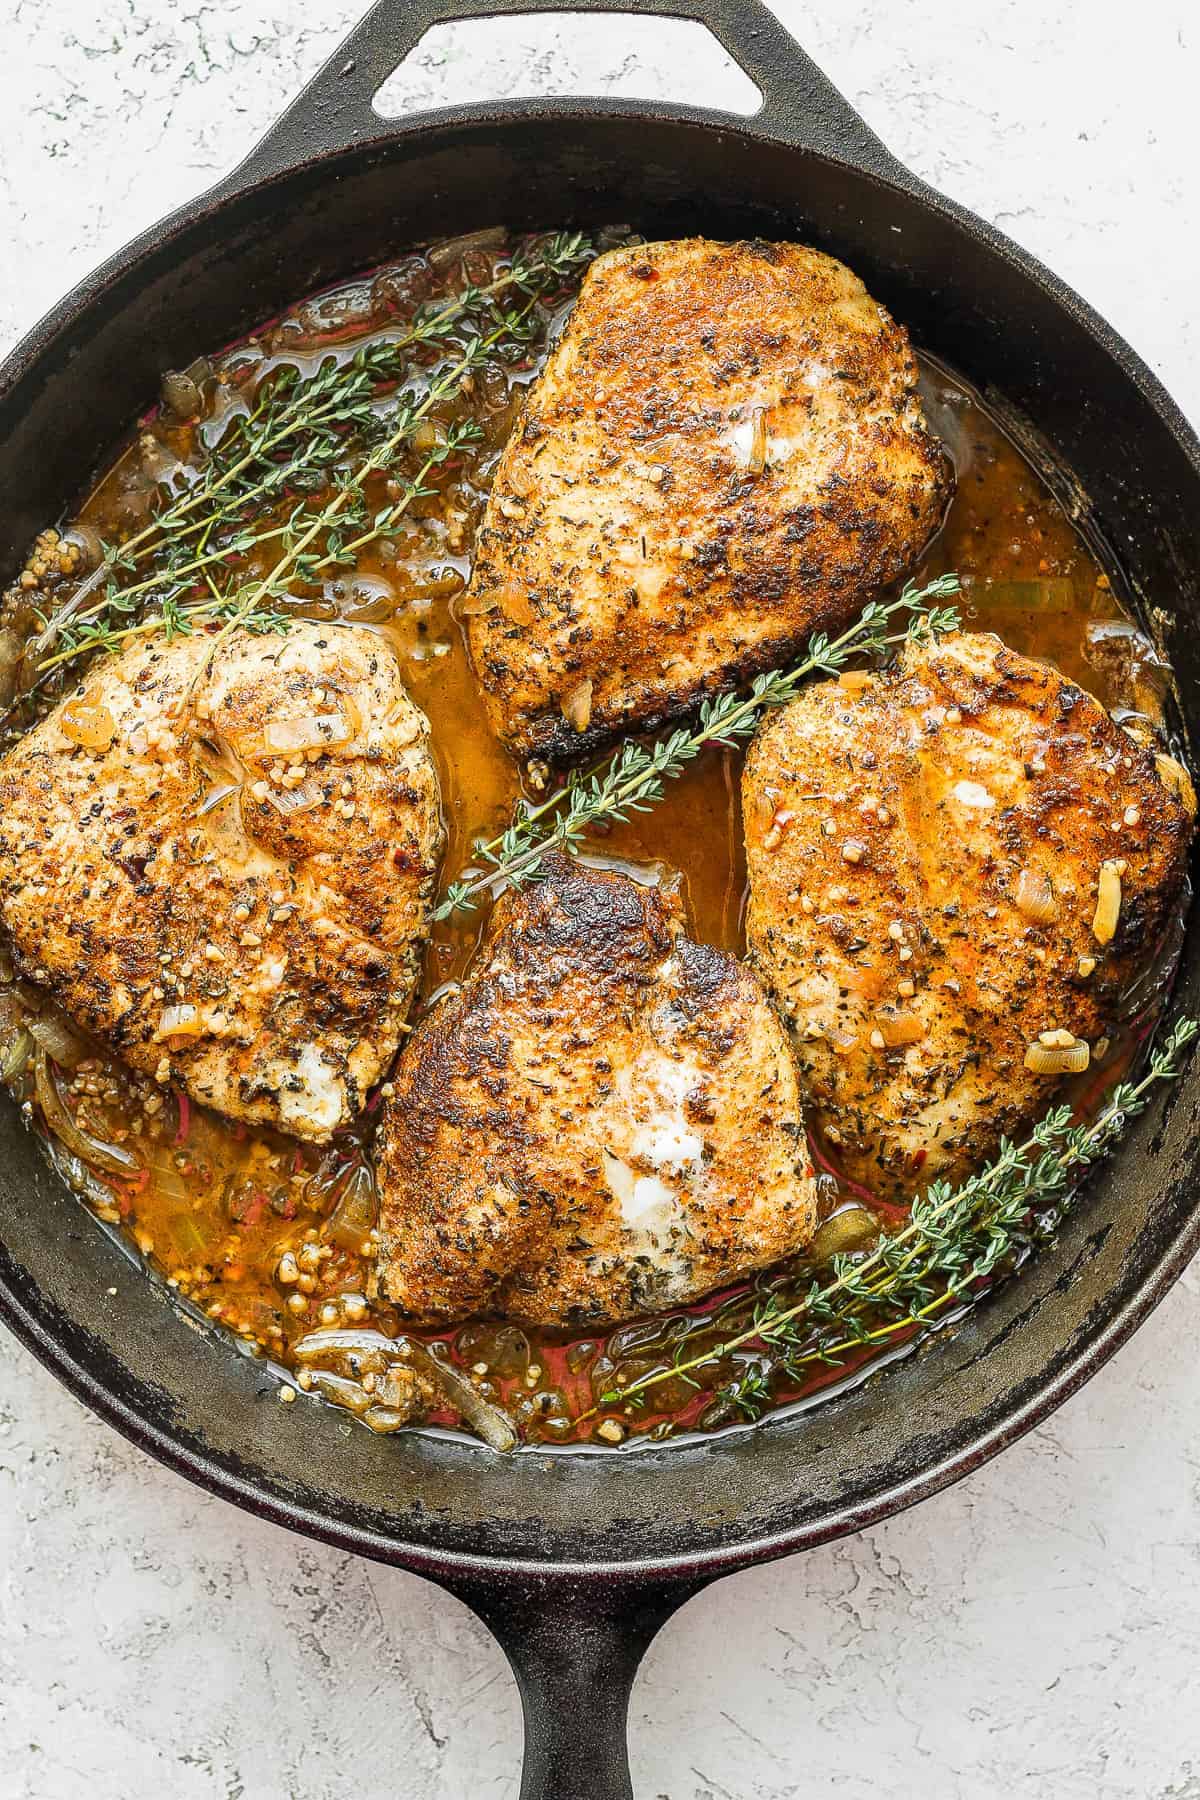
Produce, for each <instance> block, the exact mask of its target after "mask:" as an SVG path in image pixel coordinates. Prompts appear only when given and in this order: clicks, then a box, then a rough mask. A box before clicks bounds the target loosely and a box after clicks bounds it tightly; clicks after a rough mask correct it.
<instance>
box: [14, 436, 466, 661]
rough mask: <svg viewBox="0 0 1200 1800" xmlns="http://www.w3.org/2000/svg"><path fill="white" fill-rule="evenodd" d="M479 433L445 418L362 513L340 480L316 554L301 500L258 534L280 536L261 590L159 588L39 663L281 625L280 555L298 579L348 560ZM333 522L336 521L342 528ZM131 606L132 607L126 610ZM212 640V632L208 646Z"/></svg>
mask: <svg viewBox="0 0 1200 1800" xmlns="http://www.w3.org/2000/svg"><path fill="white" fill-rule="evenodd" d="M479 436H480V431H479V427H478V426H477V425H476V424H475V423H474V421H473V420H469V419H465V420H462V421H460V422H458V423H456V424H453V425H451V426H450V427H449V428H448V429H447V431H446V435H445V437H444V438H442V439H441V440H440V441H439V442H438V443H437V444H435V445H434V446H433V447H432V448H431V449H430V450H429V451H428V453H427V455H426V456H425V459H424V461H423V462H422V464H421V466H420V468H419V469H418V470H417V473H416V474H415V476H413V477H412V478H411V479H410V480H407V481H402V482H399V483H398V486H399V488H400V492H399V494H398V496H397V498H396V499H395V500H394V501H392V502H391V503H390V504H389V505H387V506H385V507H382V508H381V509H380V510H379V511H378V512H376V513H375V514H374V515H368V513H367V510H366V505H365V502H364V501H363V499H362V496H361V494H354V493H353V492H347V485H348V484H343V486H342V487H341V488H339V497H341V496H343V495H344V496H345V499H344V505H343V508H342V510H341V511H340V515H339V516H338V517H337V519H336V523H335V521H334V519H333V518H331V517H330V516H328V509H327V513H326V515H323V521H324V522H323V527H322V521H321V520H320V519H318V520H317V521H316V523H317V525H318V526H319V527H322V528H323V529H324V530H325V532H326V538H325V543H324V546H323V548H322V550H321V553H320V554H317V552H316V551H303V550H300V549H299V547H298V538H299V534H300V531H301V527H302V526H303V525H304V524H305V520H306V518H308V517H311V515H306V513H305V511H304V509H303V508H302V507H297V508H296V509H295V510H294V511H293V513H292V514H291V515H290V517H289V518H288V519H286V520H285V521H284V522H283V523H282V524H280V525H278V526H277V527H275V528H274V529H273V530H271V531H269V532H264V533H262V534H261V535H260V537H259V539H258V542H259V543H269V542H271V541H272V540H278V541H279V542H280V543H281V555H280V557H279V560H278V561H277V562H276V563H275V564H274V565H273V566H272V568H271V570H270V571H269V573H268V575H267V576H266V577H264V578H263V582H262V583H261V584H259V586H260V589H261V591H258V592H252V591H251V590H250V589H248V588H247V587H246V585H245V584H244V583H235V584H234V585H232V586H228V587H226V588H224V589H222V588H220V587H219V586H217V585H216V583H215V582H211V579H210V593H209V596H208V597H207V598H206V599H203V600H197V601H193V602H191V603H189V604H186V605H185V604H181V603H180V601H179V600H178V599H177V597H176V596H175V595H170V594H169V595H164V596H163V598H162V600H161V602H160V604H159V609H158V611H157V612H155V613H154V614H152V615H151V616H150V617H149V618H145V619H140V620H138V621H136V622H135V623H132V624H124V625H122V624H119V623H117V622H116V620H117V619H119V618H120V617H123V616H127V615H125V614H123V613H122V614H118V615H116V618H109V617H104V618H99V619H95V620H92V619H87V620H84V621H82V622H80V623H79V624H78V625H77V626H75V627H74V628H73V631H72V638H71V642H70V644H69V645H67V646H66V647H64V649H62V650H60V651H59V652H58V654H57V655H56V656H53V657H51V658H49V659H48V660H47V662H45V663H44V664H43V665H42V667H43V670H44V671H46V672H48V671H50V670H51V669H53V668H55V667H56V666H57V665H58V664H59V663H62V662H66V661H67V660H68V659H69V658H71V657H74V656H79V655H82V654H83V653H85V652H86V651H88V650H91V649H97V650H106V651H114V650H117V649H119V648H120V647H121V645H122V644H124V643H125V642H127V641H128V639H130V638H133V637H144V636H148V635H150V634H151V633H154V632H157V631H162V632H163V633H164V634H165V636H166V638H167V641H168V642H170V641H171V640H172V639H173V638H175V637H181V636H186V635H187V634H188V633H190V632H193V631H195V630H196V629H197V628H198V627H200V626H207V625H213V624H218V623H220V622H221V621H225V623H226V625H228V627H229V628H230V629H232V628H233V626H234V625H236V626H238V627H240V628H242V629H243V630H247V631H252V632H256V633H259V634H262V633H266V632H271V631H281V632H282V631H286V630H287V628H288V626H289V624H290V623H291V619H292V615H291V614H290V613H289V612H287V611H286V610H284V608H283V607H282V606H277V605H275V604H274V603H273V602H274V600H283V599H285V598H287V597H288V585H287V583H288V570H286V569H285V568H284V563H285V561H286V560H287V558H288V557H289V556H290V555H292V553H293V552H296V553H297V554H296V566H293V568H292V570H291V578H292V579H295V580H303V581H305V582H309V581H312V580H314V579H316V577H317V576H319V575H321V574H324V573H326V572H327V571H329V570H331V569H335V568H339V567H352V566H353V565H354V563H355V562H356V561H357V558H358V556H359V554H360V553H361V552H362V551H363V550H364V549H365V548H366V547H367V545H368V544H371V543H373V542H375V541H376V540H377V539H379V538H381V537H386V536H388V535H389V534H390V533H391V532H393V531H394V530H395V529H396V527H397V525H398V524H399V523H400V520H401V519H402V517H403V516H404V514H405V513H406V512H407V510H408V508H409V507H410V506H411V505H412V504H413V502H414V501H416V500H420V499H425V498H427V497H428V496H429V495H431V494H432V493H434V492H435V490H434V489H433V488H431V487H430V486H428V485H427V483H428V478H429V476H430V475H431V474H432V473H433V471H434V469H436V468H438V467H439V466H440V465H441V464H443V463H445V462H447V461H448V460H449V459H450V458H451V457H453V456H456V455H458V454H459V453H460V452H461V451H462V450H463V449H464V448H465V447H467V446H469V445H472V444H474V443H475V442H476V441H477V440H478V438H479ZM356 523H357V524H360V525H361V526H362V527H363V529H361V530H360V531H359V532H358V533H357V534H356V535H355V536H354V537H351V538H347V537H346V536H345V531H346V530H347V529H349V528H350V527H351V526H353V525H354V524H356ZM337 527H341V530H340V531H339V530H338V529H337ZM221 560H222V558H220V557H213V558H206V559H204V560H203V563H202V565H201V566H202V567H203V568H204V571H205V573H207V574H208V575H209V576H210V578H211V572H212V567H213V565H214V563H216V562H219V561H221ZM297 568H298V569H299V573H297ZM133 610H134V608H133V607H131V608H130V611H133ZM216 642H217V640H216V639H214V648H215V646H216Z"/></svg>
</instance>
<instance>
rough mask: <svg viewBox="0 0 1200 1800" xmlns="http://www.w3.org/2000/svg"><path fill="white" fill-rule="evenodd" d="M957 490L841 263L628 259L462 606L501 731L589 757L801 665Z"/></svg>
mask: <svg viewBox="0 0 1200 1800" xmlns="http://www.w3.org/2000/svg"><path fill="white" fill-rule="evenodd" d="M951 487H952V475H951V469H950V464H949V460H948V458H947V456H946V454H945V452H944V450H943V448H942V446H941V444H940V443H939V442H938V441H937V440H936V439H935V438H934V437H932V436H931V435H930V433H929V432H928V430H927V429H926V426H925V420H924V418H923V416H922V413H921V407H920V402H919V400H918V396H917V366H916V362H915V359H914V357H913V354H912V351H911V349H910V347H909V342H908V338H907V335H906V334H905V332H904V331H903V330H902V328H901V327H900V326H899V325H897V324H896V323H895V321H894V320H893V319H892V318H891V317H890V316H889V315H888V313H886V312H885V311H884V309H883V308H882V307H881V306H879V305H878V304H877V303H876V301H874V300H873V299H872V298H871V296H870V295H869V294H868V293H867V291H866V289H865V288H864V287H863V284H862V282H861V281H860V280H859V279H858V277H857V276H856V275H854V274H852V272H851V271H850V270H849V269H847V268H846V267H845V266H844V265H843V264H842V263H839V262H835V261H834V260H833V258H831V257H828V256H823V255H821V254H820V253H819V252H817V251H815V250H808V249H805V248H803V247H802V246H801V245H798V244H765V243H741V244H721V243H712V242H710V241H708V240H706V239H704V238H686V239H682V240H677V241H671V242H666V243H659V244H640V245H635V246H633V247H631V248H628V249H623V250H614V251H610V252H609V253H608V255H606V256H602V257H600V258H599V259H598V260H597V261H596V262H595V263H594V264H593V266H592V268H591V269H590V270H589V272H588V275H587V278H586V280H585V281H584V284H583V288H582V291H581V293H580V297H579V302H578V304H577V306H576V308H575V310H574V313H573V314H572V316H571V318H570V320H569V322H568V324H567V327H566V330H565V332H564V333H563V336H562V338H561V339H560V341H559V343H558V344H557V346H556V347H555V349H554V350H553V351H552V353H551V355H550V358H549V360H548V362H547V364H546V367H545V369H544V371H543V373H542V375H541V377H540V379H539V380H538V382H537V383H536V385H535V386H534V387H533V389H532V390H531V392H530V394H529V397H528V399H527V401H526V405H525V410H524V414H523V416H522V418H521V420H520V421H519V422H518V425H517V428H516V430H515V431H514V432H513V434H512V437H511V438H510V439H509V442H508V445H507V447H506V449H505V451H504V454H503V456H502V457H501V460H500V464H499V467H498V469H497V471H496V478H495V482H494V484H493V487H492V493H491V497H490V500H489V503H488V508H487V514H486V517H485V519H484V524H483V527H482V529H481V531H480V534H479V541H478V546H477V554H476V561H475V568H474V574H473V577H472V582H471V588H470V592H469V594H468V596H467V598H466V600H465V602H464V603H463V609H462V610H463V614H464V616H465V617H466V618H467V619H468V622H469V624H468V630H469V642H470V649H471V656H472V659H473V661H474V664H475V668H476V670H477V672H478V675H479V678H480V681H481V682H482V684H483V688H484V693H485V700H486V705H487V709H488V716H489V719H490V721H491V724H492V727H493V729H494V730H495V731H496V732H497V734H498V735H499V736H500V737H501V738H502V739H503V740H504V741H505V743H506V744H508V745H509V747H510V748H511V749H512V750H513V751H514V752H515V753H517V754H519V755H534V754H536V755H550V756H570V755H573V754H575V753H577V752H578V751H579V750H580V749H586V748H587V747H588V746H589V745H591V744H592V743H594V742H598V741H600V740H602V739H604V738H608V737H611V736H613V735H614V734H616V733H619V732H621V731H625V730H628V729H630V728H631V727H633V726H635V725H636V726H649V725H651V724H653V723H655V722H657V721H659V720H662V719H664V718H667V717H669V716H671V715H672V714H675V713H678V712H680V711H684V710H686V709H687V708H689V707H691V706H693V705H694V704H695V702H696V701H697V700H698V699H699V698H700V697H701V696H702V695H703V694H705V693H707V692H712V691H714V690H716V689H719V688H723V687H727V686H729V684H730V682H731V681H732V680H733V679H734V678H736V677H738V676H744V675H746V674H749V673H751V672H755V671H757V670H760V669H765V668H768V667H770V666H772V665H774V664H777V663H779V662H783V661H786V660H787V658H788V655H789V653H790V652H791V651H792V650H793V649H794V648H795V646H796V645H797V644H798V643H799V642H800V641H801V640H802V639H803V638H804V637H805V636H806V635H807V634H808V633H809V632H810V631H812V630H813V629H815V628H818V627H824V626H833V625H836V624H839V623H844V622H845V621H846V620H847V619H848V618H850V616H851V615H852V614H853V613H855V612H856V611H857V610H858V609H859V608H860V607H861V606H862V605H863V603H864V602H865V601H866V600H868V599H870V598H871V597H872V596H873V595H874V594H876V593H877V592H878V590H879V588H880V587H881V586H883V585H884V584H886V583H887V582H890V581H892V580H894V579H895V578H896V577H897V576H899V575H902V574H903V573H905V572H906V571H907V570H908V569H909V568H911V567H912V565H913V564H914V563H915V561H916V560H917V558H918V557H919V555H920V553H921V551H922V549H923V548H924V546H925V544H926V542H927V541H928V539H929V537H930V536H931V534H932V533H933V531H934V530H935V529H936V528H937V526H938V525H939V524H940V522H941V519H942V516H943V513H944V511H945V508H946V505H947V502H948V499H949V496H950V492H951Z"/></svg>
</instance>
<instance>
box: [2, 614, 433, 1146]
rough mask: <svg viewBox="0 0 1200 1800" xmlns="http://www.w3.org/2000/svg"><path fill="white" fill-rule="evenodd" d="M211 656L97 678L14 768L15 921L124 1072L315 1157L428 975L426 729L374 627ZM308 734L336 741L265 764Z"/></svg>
mask: <svg viewBox="0 0 1200 1800" xmlns="http://www.w3.org/2000/svg"><path fill="white" fill-rule="evenodd" d="M209 654H210V644H209V641H208V640H206V639H205V638H203V637H188V638H181V639H177V640H176V641H175V642H174V643H170V644H168V643H167V642H166V641H165V640H164V639H162V638H161V637H158V638H154V639H152V640H150V641H149V642H148V643H143V644H139V645H137V646H136V647H135V648H133V649H130V650H127V651H126V652H125V653H124V654H123V655H121V656H119V657H114V658H112V659H111V660H109V661H105V662H101V663H99V664H97V665H96V667H95V668H94V670H93V671H92V672H91V673H89V675H88V676H87V677H86V679H85V681H84V683H83V686H82V688H81V691H80V693H79V694H77V695H76V696H74V697H73V698H72V699H71V700H68V701H65V702H63V703H62V704H61V705H60V706H58V707H56V708H55V710H54V712H52V713H51V714H50V715H49V716H48V717H47V718H46V719H44V720H43V721H42V723H41V724H40V725H38V726H37V727H36V728H35V729H34V730H33V731H32V732H30V733H29V735H28V736H27V737H26V738H24V739H23V740H22V741H21V742H20V743H19V744H18V745H17V746H16V747H15V748H14V749H13V750H12V751H11V752H10V753H9V755H8V756H7V757H5V759H4V761H3V763H0V914H2V916H3V920H4V923H5V925H6V927H7V928H8V930H9V932H10V933H11V935H12V939H13V943H14V946H15V948H16V951H17V953H18V956H19V958H20V961H21V964H22V966H23V968H24V969H25V970H26V971H27V972H28V973H29V974H30V975H31V976H32V977H33V978H34V979H35V980H37V981H40V982H44V983H45V984H46V985H48V986H49V987H51V988H52V989H53V990H54V993H55V995H56V997H57V999H58V1000H59V1001H60V1002H61V1004H62V1005H63V1007H64V1008H65V1009H66V1011H67V1012H68V1013H69V1014H70V1015H71V1016H72V1017H73V1018H75V1019H77V1020H78V1021H79V1022H80V1023H81V1024H82V1025H83V1026H85V1027H86V1028H87V1030H88V1031H90V1032H92V1033H93V1034H94V1035H95V1036H96V1037H98V1038H100V1039H102V1040H104V1041H105V1042H106V1043H108V1044H110V1045H111V1046H112V1048H113V1049H114V1050H115V1051H116V1052H117V1053H118V1054H119V1055H120V1056H121V1057H123V1058H124V1059H125V1061H126V1062H128V1063H129V1064H130V1065H131V1067H133V1068H135V1069H137V1070H139V1071H141V1072H143V1073H146V1074H158V1075H159V1076H160V1078H163V1079H166V1078H168V1077H169V1078H170V1079H171V1080H173V1081H176V1082H178V1083H179V1084H180V1085H181V1086H182V1087H183V1088H184V1089H185V1090H186V1091H187V1092H188V1093H189V1094H190V1095H191V1096H192V1097H193V1098H195V1099H197V1100H200V1101H203V1102H205V1103H207V1104H208V1105H211V1106H214V1107H215V1108H217V1110H219V1111H221V1112H225V1113H228V1114H230V1115H231V1116H232V1117H235V1118H242V1119H247V1120H251V1121H254V1122H261V1123H268V1124H273V1125H279V1126H281V1127H282V1128H283V1129H284V1130H286V1131H290V1132H292V1133H294V1134H295V1135H297V1136H300V1137H311V1138H317V1139H321V1138H325V1137H328V1136H329V1134H330V1132H331V1131H333V1130H334V1129H336V1127H337V1126H338V1125H341V1124H344V1123H345V1122H346V1120H347V1119H348V1118H350V1117H352V1116H353V1114H354V1113H355V1112H356V1111H357V1110H358V1109H359V1107H360V1106H361V1105H362V1103H363V1100H364V1099H365V1097H366V1091H367V1089H368V1087H369V1086H370V1085H371V1084H372V1083H373V1082H374V1081H376V1080H378V1078H379V1076H380V1074H381V1073H382V1072H383V1070H384V1069H385V1068H386V1067H387V1065H388V1063H389V1062H390V1061H391V1059H392V1057H393V1055H394V1054H395V1050H396V1044H397V1041H398V1037H399V1032H400V1026H401V1023H402V1022H403V1019H404V1016H405V1013H406V1012H407V1010H408V1006H409V1002H410V1000H411V997H412V992H413V989H414V987H415V984H416V980H417V976H418V973H419V968H420V955H421V948H422V944H423V941H424V938H425V936H426V934H427V932H428V928H429V914H430V908H431V904H432V894H433V884H434V881H435V879H436V875H437V867H438V858H439V854H440V849H441V835H442V834H441V820H440V811H439V794H438V782H437V774H436V771H435V769H434V766H433V762H432V759H431V757H430V755H429V749H428V742H427V731H428V727H427V725H426V721H425V718H424V715H423V714H422V713H420V712H419V711H418V709H417V708H416V707H415V706H414V705H413V703H412V702H411V700H410V699H409V698H408V696H407V694H406V693H405V691H404V688H403V685H402V684H401V681H400V675H399V668H398V665H397V663H396V659H395V657H394V655H393V654H392V652H391V651H390V650H389V649H388V647H387V646H386V644H385V643H384V642H383V641H382V640H381V639H380V638H379V637H378V636H377V635H376V634H374V633H371V632H367V631H363V630H358V629H351V628H339V627H330V626H324V625H315V624H311V623H309V622H300V621H297V622H296V623H295V624H293V626H292V628H291V630H290V631H289V632H288V633H287V634H286V636H284V637H277V636H276V637H257V636H251V635H250V634H249V633H245V632H242V633H238V634H236V635H235V636H234V637H233V638H231V639H230V640H229V642H228V643H227V644H223V645H222V646H221V649H220V652H219V654H218V656H217V659H216V660H215V662H214V664H213V666H212V668H211V669H209V668H208V667H207V660H208V658H209ZM189 695H190V703H189V702H188V696H189ZM297 721H299V722H300V724H301V728H302V730H303V729H304V728H305V726H306V724H308V723H309V722H311V721H318V722H324V723H323V724H321V726H320V728H321V729H322V730H325V731H328V733H329V734H330V736H331V737H332V738H334V739H337V740H339V741H336V742H333V743H329V744H326V745H324V746H321V745H317V746H314V747H313V749H312V751H311V753H309V752H303V753H299V752H294V751H293V752H288V751H286V750H284V751H276V750H273V749H272V748H271V745H272V743H273V742H278V741H279V738H280V734H281V731H282V737H283V740H284V741H285V742H286V740H287V727H288V726H289V725H291V724H293V723H294V722H297ZM80 722H82V725H83V728H84V735H85V736H89V737H91V738H92V739H94V740H95V741H94V742H92V743H91V744H90V745H88V744H80V743H78V742H77V741H73V736H72V733H74V737H75V738H77V737H78V736H79V725H80ZM309 728H311V725H310V726H309ZM106 738H107V739H108V740H109V741H107V742H105V741H104V740H105V739H106ZM234 784H238V788H237V791H236V792H234V793H232V794H231V795H230V797H229V798H228V799H226V800H224V801H219V803H218V804H216V805H215V806H212V807H211V808H210V809H209V810H203V809H204V807H205V802H206V801H208V800H211V799H212V798H213V796H214V795H216V794H218V793H219V792H220V790H221V789H222V788H229V787H231V786H232V785H234ZM289 796H291V797H292V798H297V797H299V798H300V799H301V800H302V801H303V799H304V798H305V797H311V798H314V799H316V800H317V801H318V802H319V803H317V804H314V805H312V806H311V807H306V808H304V809H303V810H297V811H294V812H290V813H287V814H285V813H283V812H281V811H280V810H279V804H277V803H279V802H282V804H284V805H287V803H288V797H289ZM180 1009H184V1010H183V1011H181V1010H180ZM172 1027H175V1028H177V1029H171V1028H172Z"/></svg>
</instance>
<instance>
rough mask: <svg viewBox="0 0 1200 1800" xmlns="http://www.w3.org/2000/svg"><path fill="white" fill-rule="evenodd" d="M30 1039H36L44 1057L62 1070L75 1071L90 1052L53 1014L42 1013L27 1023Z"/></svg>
mask: <svg viewBox="0 0 1200 1800" xmlns="http://www.w3.org/2000/svg"><path fill="white" fill-rule="evenodd" d="M27 1024H28V1027H29V1032H30V1035H31V1037H34V1038H36V1040H37V1042H38V1043H39V1044H40V1045H41V1047H42V1049H43V1050H44V1051H45V1052H46V1055H47V1056H48V1057H50V1058H51V1060H52V1061H54V1062H56V1063H58V1064H59V1065H60V1066H61V1067H62V1068H64V1069H77V1068H78V1067H79V1065H80V1063H81V1062H83V1060H84V1058H85V1057H87V1056H89V1055H90V1054H91V1052H90V1051H89V1049H88V1046H87V1045H86V1044H85V1043H84V1041H83V1039H82V1038H79V1037H76V1035H75V1033H74V1032H73V1031H72V1030H71V1028H70V1026H69V1025H67V1024H66V1023H65V1021H64V1020H62V1019H60V1018H57V1017H56V1016H55V1014H54V1013H42V1014H41V1015H40V1017H38V1018H36V1019H29V1020H28V1021H27Z"/></svg>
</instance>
